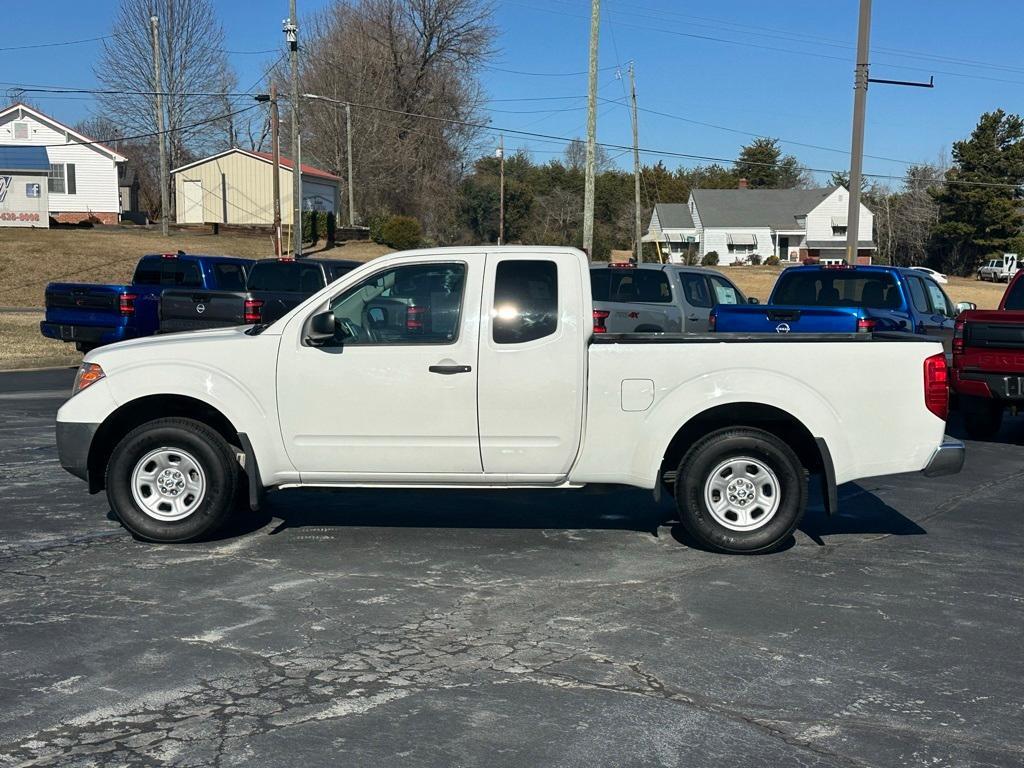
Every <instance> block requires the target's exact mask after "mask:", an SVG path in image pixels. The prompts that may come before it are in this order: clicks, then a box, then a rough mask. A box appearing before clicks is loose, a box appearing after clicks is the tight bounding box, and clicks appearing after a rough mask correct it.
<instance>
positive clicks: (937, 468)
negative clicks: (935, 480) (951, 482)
mask: <svg viewBox="0 0 1024 768" xmlns="http://www.w3.org/2000/svg"><path fill="white" fill-rule="evenodd" d="M966 455H967V448H966V447H965V446H964V444H963V442H962V441H960V440H954V439H953V438H952V437H946V438H945V439H943V441H942V445H940V446H939V447H938V448H936V449H935V453H933V454H932V457H931V459H929V460H928V466H926V467H925V468H924V469H922V470H921V474H923V475H924V476H925V477H942V476H943V475H955V474H956V473H957V472H959V471H960V470H961V469H963V467H964V458H965V457H966Z"/></svg>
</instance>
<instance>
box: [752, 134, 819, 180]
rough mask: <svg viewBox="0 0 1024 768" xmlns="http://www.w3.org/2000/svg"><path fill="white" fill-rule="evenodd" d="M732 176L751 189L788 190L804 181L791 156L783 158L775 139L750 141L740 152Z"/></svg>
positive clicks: (794, 159) (798, 166) (801, 172)
mask: <svg viewBox="0 0 1024 768" xmlns="http://www.w3.org/2000/svg"><path fill="white" fill-rule="evenodd" d="M736 174H737V176H740V177H742V178H745V179H746V180H747V185H748V186H749V187H750V188H751V189H792V188H793V187H798V186H800V185H801V184H802V183H803V181H804V177H803V176H804V175H803V171H802V169H801V168H800V164H799V163H798V162H797V159H796V158H795V157H793V155H783V154H782V149H781V148H780V147H779V141H778V139H769V138H760V139H754V140H753V141H752V142H751V143H750V144H747V145H746V146H744V147H743V148H742V149H741V150H740V156H739V157H738V158H737V160H736Z"/></svg>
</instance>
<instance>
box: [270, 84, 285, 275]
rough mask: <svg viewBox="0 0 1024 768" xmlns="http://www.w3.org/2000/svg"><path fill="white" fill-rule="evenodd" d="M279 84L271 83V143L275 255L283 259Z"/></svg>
mask: <svg viewBox="0 0 1024 768" xmlns="http://www.w3.org/2000/svg"><path fill="white" fill-rule="evenodd" d="M278 122H279V121H278V116H277V83H274V82H271V83H270V143H271V145H272V150H271V151H272V152H273V155H274V171H273V178H274V255H275V256H277V257H278V258H281V256H282V255H283V253H284V252H283V251H282V250H281V141H280V137H279V136H278Z"/></svg>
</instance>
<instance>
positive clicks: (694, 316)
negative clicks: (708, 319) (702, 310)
mask: <svg viewBox="0 0 1024 768" xmlns="http://www.w3.org/2000/svg"><path fill="white" fill-rule="evenodd" d="M686 319H687V320H700V318H699V317H697V316H696V315H690V316H689V317H687V318H686Z"/></svg>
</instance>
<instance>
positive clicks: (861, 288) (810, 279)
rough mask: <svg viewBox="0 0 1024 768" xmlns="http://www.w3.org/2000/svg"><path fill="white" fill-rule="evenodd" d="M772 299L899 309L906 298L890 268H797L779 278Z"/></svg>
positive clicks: (797, 303)
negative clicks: (810, 269) (799, 270)
mask: <svg viewBox="0 0 1024 768" xmlns="http://www.w3.org/2000/svg"><path fill="white" fill-rule="evenodd" d="M772 303H774V304H781V305H788V306H806V307H865V308H867V309H899V308H900V307H901V306H902V304H903V300H902V297H901V295H900V289H899V286H898V285H896V280H895V278H894V277H893V276H892V274H891V273H889V272H876V271H870V272H867V271H858V270H853V269H851V270H842V269H835V270H829V269H822V270H814V271H809V272H797V271H796V270H793V271H791V272H789V273H788V274H786V273H785V272H784V273H783V274H782V276H781V277H780V278H779V282H778V285H777V288H776V290H775V295H774V297H773V299H772Z"/></svg>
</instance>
